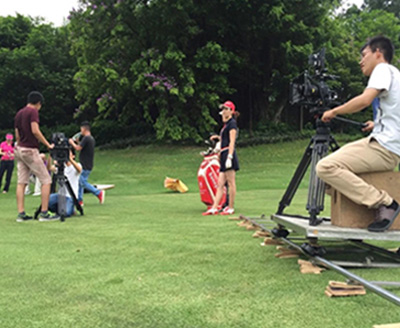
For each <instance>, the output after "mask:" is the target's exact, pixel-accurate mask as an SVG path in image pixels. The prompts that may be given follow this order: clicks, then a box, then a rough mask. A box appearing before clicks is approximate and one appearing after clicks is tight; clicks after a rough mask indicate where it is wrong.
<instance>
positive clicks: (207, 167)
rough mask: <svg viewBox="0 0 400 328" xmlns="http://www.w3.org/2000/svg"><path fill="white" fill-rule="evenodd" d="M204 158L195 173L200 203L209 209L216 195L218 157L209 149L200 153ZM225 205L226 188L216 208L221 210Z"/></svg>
mask: <svg viewBox="0 0 400 328" xmlns="http://www.w3.org/2000/svg"><path fill="white" fill-rule="evenodd" d="M201 155H202V156H203V157H204V159H203V162H202V163H201V165H200V168H199V171H198V172H197V180H198V182H199V190H200V198H201V201H202V202H203V203H204V204H206V205H207V208H209V207H211V206H212V205H213V203H214V199H215V197H216V195H217V187H218V175H219V167H220V164H219V156H218V153H216V152H215V150H214V149H212V148H210V149H209V150H208V151H207V152H202V153H201ZM225 203H226V187H224V193H223V196H222V198H221V201H220V203H219V206H218V208H219V209H221V208H222V207H223V206H224V204H225Z"/></svg>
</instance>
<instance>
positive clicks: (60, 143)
mask: <svg viewBox="0 0 400 328" xmlns="http://www.w3.org/2000/svg"><path fill="white" fill-rule="evenodd" d="M51 142H52V143H53V144H54V148H53V149H52V150H51V151H50V155H51V157H52V158H53V160H55V161H57V164H58V166H61V167H64V164H65V163H66V162H68V160H69V150H70V147H69V143H68V138H66V137H65V134H64V133H61V132H56V133H53V135H52V138H51Z"/></svg>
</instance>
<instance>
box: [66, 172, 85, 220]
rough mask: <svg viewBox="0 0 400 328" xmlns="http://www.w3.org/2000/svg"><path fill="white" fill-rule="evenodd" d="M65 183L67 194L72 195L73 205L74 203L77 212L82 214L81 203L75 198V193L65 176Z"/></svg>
mask: <svg viewBox="0 0 400 328" xmlns="http://www.w3.org/2000/svg"><path fill="white" fill-rule="evenodd" d="M65 184H66V186H67V188H68V192H69V194H70V195H71V197H72V200H73V201H74V205H75V207H76V209H77V210H78V211H79V213H81V215H83V208H82V206H81V204H79V202H78V199H77V198H76V196H75V193H74V191H73V190H72V187H71V184H70V183H69V181H68V179H67V178H65Z"/></svg>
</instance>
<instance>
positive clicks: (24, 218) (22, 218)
mask: <svg viewBox="0 0 400 328" xmlns="http://www.w3.org/2000/svg"><path fill="white" fill-rule="evenodd" d="M32 219H33V217H32V216H29V215H26V214H25V213H19V214H18V216H17V222H25V221H29V220H32Z"/></svg>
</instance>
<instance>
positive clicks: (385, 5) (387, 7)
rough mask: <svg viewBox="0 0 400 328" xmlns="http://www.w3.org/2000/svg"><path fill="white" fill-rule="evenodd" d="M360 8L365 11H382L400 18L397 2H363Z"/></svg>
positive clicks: (399, 4) (371, 0)
mask: <svg viewBox="0 0 400 328" xmlns="http://www.w3.org/2000/svg"><path fill="white" fill-rule="evenodd" d="M362 8H363V9H367V10H384V11H387V12H390V13H392V14H394V15H395V16H396V17H397V18H400V1H399V0H364V4H363V6H362Z"/></svg>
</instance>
